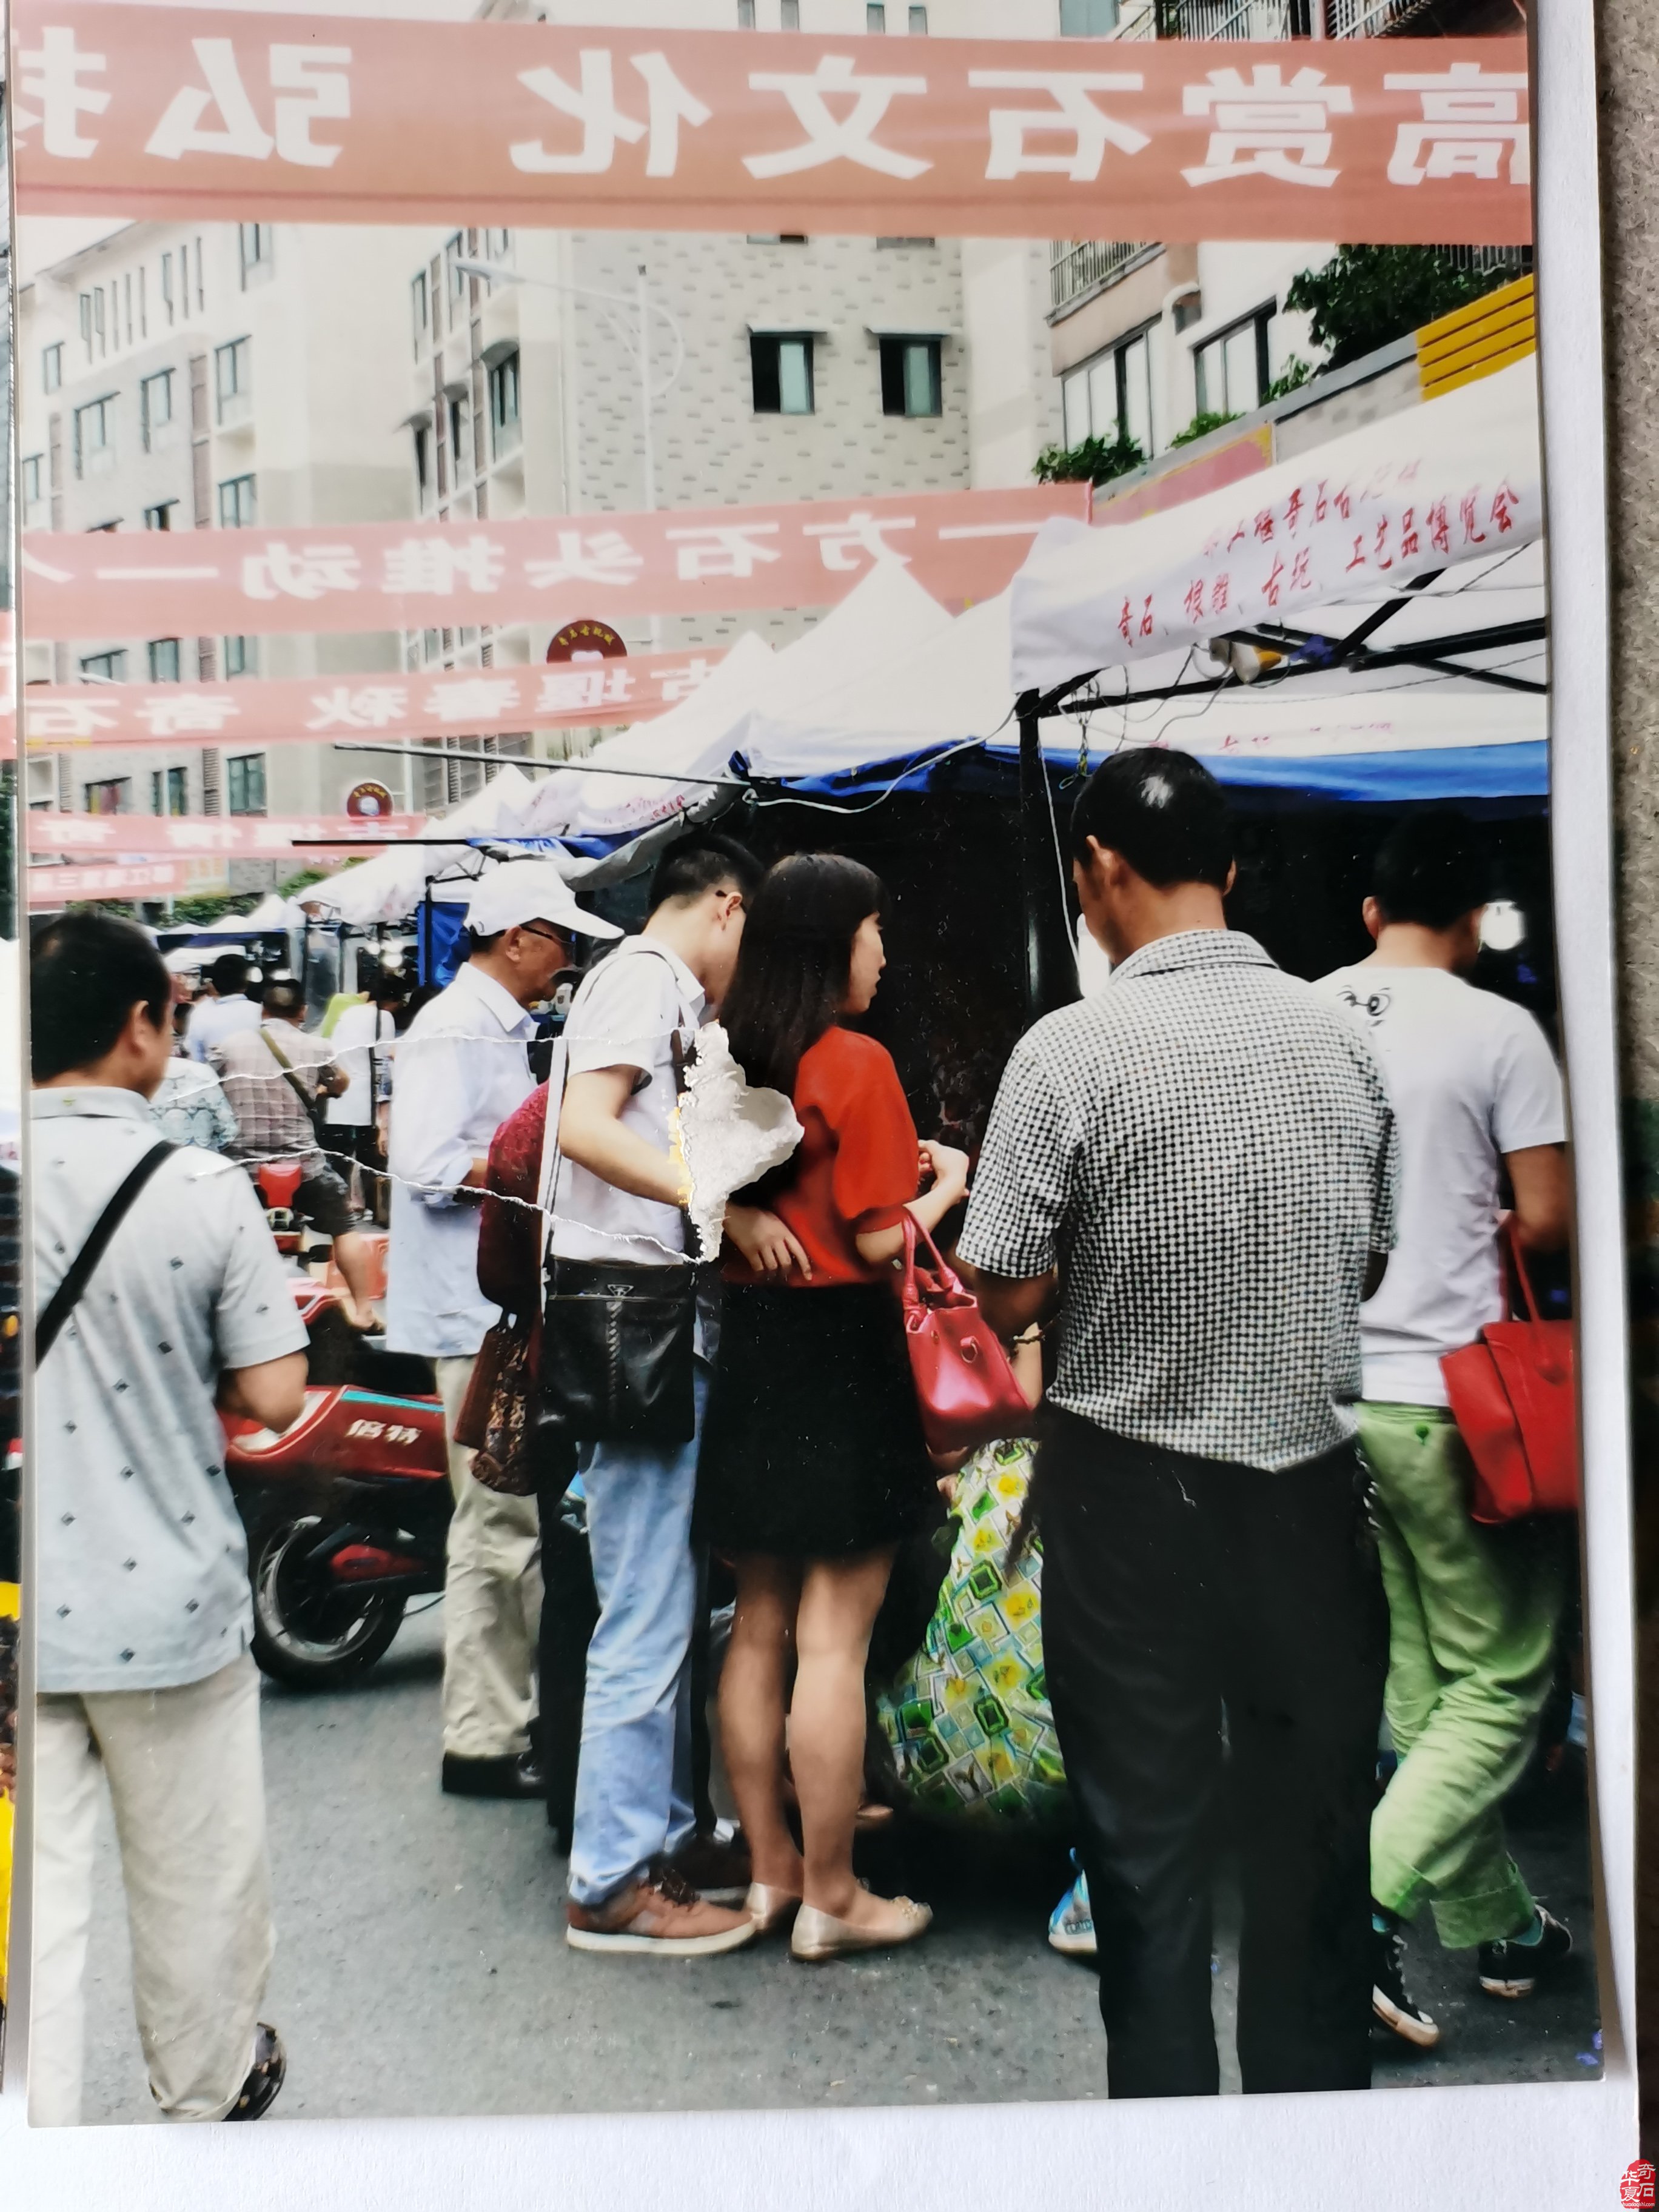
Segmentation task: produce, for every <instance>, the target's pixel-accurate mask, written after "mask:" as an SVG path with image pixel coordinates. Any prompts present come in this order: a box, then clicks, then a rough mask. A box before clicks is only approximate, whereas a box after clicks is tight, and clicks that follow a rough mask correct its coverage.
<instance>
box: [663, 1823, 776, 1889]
mask: <svg viewBox="0 0 1659 2212" xmlns="http://www.w3.org/2000/svg"><path fill="white" fill-rule="evenodd" d="M667 1863H668V1864H669V1865H670V1866H671V1867H672V1869H674V1872H675V1873H676V1874H677V1875H679V1876H680V1878H681V1879H682V1881H688V1882H690V1885H691V1887H692V1888H693V1889H695V1890H696V1893H697V1894H698V1896H699V1897H700V1898H702V1899H703V1901H704V1903H705V1904H708V1905H742V1904H744V1903H745V1901H746V1900H747V1899H748V1895H749V1885H750V1882H751V1881H753V1880H754V1878H755V1870H754V1869H753V1867H752V1866H751V1865H750V1863H749V1845H748V1844H747V1843H746V1842H745V1841H744V1834H743V1831H742V1829H741V1828H735V1827H733V1826H732V1823H731V1822H730V1821H729V1820H720V1821H717V1822H716V1823H715V1825H714V1828H713V1829H712V1830H710V1831H708V1832H707V1833H704V1834H700V1835H696V1836H693V1837H692V1838H691V1840H690V1843H689V1844H681V1846H680V1848H679V1850H677V1851H676V1852H675V1854H674V1856H673V1857H672V1858H671V1859H670V1860H669V1861H668V1862H667Z"/></svg>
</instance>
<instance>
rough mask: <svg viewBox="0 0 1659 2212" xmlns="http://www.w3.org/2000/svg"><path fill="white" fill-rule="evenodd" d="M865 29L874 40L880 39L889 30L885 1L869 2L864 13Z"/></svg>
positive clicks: (873, 0)
mask: <svg viewBox="0 0 1659 2212" xmlns="http://www.w3.org/2000/svg"><path fill="white" fill-rule="evenodd" d="M864 27H865V29H866V31H868V33H870V35H871V37H872V39H878V38H880V36H881V34H882V33H883V32H884V30H885V29H886V28H887V10H886V8H885V7H884V5H883V0H869V4H868V6H867V7H866V9H865V11H864Z"/></svg>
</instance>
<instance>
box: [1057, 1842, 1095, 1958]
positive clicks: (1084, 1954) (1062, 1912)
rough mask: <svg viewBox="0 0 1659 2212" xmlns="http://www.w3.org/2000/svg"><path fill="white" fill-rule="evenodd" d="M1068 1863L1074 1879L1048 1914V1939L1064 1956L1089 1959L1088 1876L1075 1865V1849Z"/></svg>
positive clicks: (1092, 1943)
mask: <svg viewBox="0 0 1659 2212" xmlns="http://www.w3.org/2000/svg"><path fill="white" fill-rule="evenodd" d="M1072 1865H1073V1869H1074V1870H1075V1872H1076V1875H1077V1880H1076V1881H1074V1882H1073V1884H1072V1886H1071V1887H1070V1888H1069V1889H1068V1890H1067V1891H1066V1894H1065V1896H1064V1897H1062V1898H1061V1899H1060V1903H1059V1904H1058V1905H1055V1907H1054V1911H1052V1912H1051V1913H1050V1914H1049V1916H1048V1942H1049V1943H1050V1945H1051V1946H1052V1947H1053V1948H1054V1950H1056V1951H1063V1952H1064V1953H1065V1954H1066V1957H1067V1958H1068V1959H1092V1958H1093V1957H1094V1956H1095V1919H1094V1914H1093V1913H1092V1912H1091V1911H1090V1909H1089V1877H1088V1875H1086V1874H1085V1873H1084V1871H1083V1869H1082V1868H1081V1867H1080V1866H1079V1864H1078V1856H1077V1853H1076V1852H1075V1851H1073V1853H1072Z"/></svg>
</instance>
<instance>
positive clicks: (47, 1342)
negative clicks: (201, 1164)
mask: <svg viewBox="0 0 1659 2212" xmlns="http://www.w3.org/2000/svg"><path fill="white" fill-rule="evenodd" d="M178 1149H179V1147H178V1146H177V1145H173V1144H169V1143H168V1141H167V1139H166V1138H165V1137H163V1138H162V1139H161V1141H160V1142H159V1143H157V1144H154V1145H152V1146H150V1148H149V1151H148V1152H146V1153H145V1154H144V1155H143V1158H142V1159H140V1160H139V1162H138V1163H137V1166H136V1167H134V1168H132V1169H131V1170H129V1171H128V1173H127V1174H126V1175H125V1176H123V1178H122V1179H121V1181H120V1182H118V1184H117V1185H116V1188H115V1192H114V1194H113V1196H112V1198H111V1199H110V1201H109V1203H108V1205H107V1206H105V1208H104V1210H103V1212H101V1213H100V1215H99V1217H98V1218H97V1220H96V1221H94V1223H93V1225H92V1228H91V1230H90V1231H89V1232H88V1237H87V1241H86V1243H84V1244H83V1245H82V1247H81V1249H80V1250H79V1251H78V1252H77V1253H76V1255H75V1257H74V1259H73V1260H71V1261H70V1264H69V1267H68V1269H67V1271H66V1273H64V1279H63V1281H62V1282H61V1283H59V1284H58V1288H57V1289H56V1290H55V1291H53V1292H52V1296H51V1297H49V1298H48V1299H47V1301H46V1306H45V1308H44V1309H43V1310H42V1312H41V1315H40V1319H39V1320H38V1321H37V1322H35V1324H34V1364H35V1365H36V1366H37V1367H38V1366H39V1365H40V1362H41V1361H42V1360H43V1359H44V1358H46V1354H47V1353H48V1352H50V1351H51V1350H52V1346H53V1345H54V1344H56V1343H57V1341H58V1332H59V1330H60V1329H61V1328H63V1326H64V1322H66V1321H67V1320H68V1319H69V1317H70V1315H71V1314H72V1313H73V1312H74V1311H75V1309H76V1306H77V1305H79V1304H80V1303H81V1294H82V1291H84V1290H85V1289H86V1287H87V1285H88V1282H90V1281H91V1279H92V1271H93V1269H94V1267H96V1266H97V1265H98V1262H99V1261H100V1260H101V1259H102V1258H103V1256H104V1254H105V1252H106V1249H108V1245H109V1240H110V1238H111V1237H113V1236H114V1234H115V1232H116V1231H117V1230H118V1228H119V1227H120V1225H121V1224H122V1222H123V1221H124V1220H125V1218H126V1214H127V1210H128V1208H129V1207H130V1206H131V1204H132V1201H133V1200H134V1199H135V1198H137V1195H138V1194H139V1192H140V1191H141V1190H142V1189H143V1187H144V1185H145V1184H146V1183H147V1182H149V1179H150V1177H151V1176H153V1175H154V1174H155V1170H156V1169H157V1168H159V1167H160V1166H161V1163H162V1161H163V1160H164V1159H166V1158H167V1154H168V1153H169V1152H177V1151H178Z"/></svg>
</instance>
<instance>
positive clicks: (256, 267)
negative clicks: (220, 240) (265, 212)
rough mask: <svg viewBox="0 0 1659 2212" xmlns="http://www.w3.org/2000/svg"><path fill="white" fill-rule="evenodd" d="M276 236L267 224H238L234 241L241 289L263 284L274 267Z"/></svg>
mask: <svg viewBox="0 0 1659 2212" xmlns="http://www.w3.org/2000/svg"><path fill="white" fill-rule="evenodd" d="M236 241H237V245H238V247H239V248H240V253H241V261H242V289H243V290H244V291H245V292H246V290H247V289H248V287H249V285H250V284H263V283H265V282H266V280H267V279H268V278H269V277H270V274H271V271H272V270H273V269H274V268H275V266H276V261H275V254H276V232H275V231H274V230H273V229H272V228H271V226H270V224H269V223H268V222H239V223H238V224H237V226H236Z"/></svg>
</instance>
